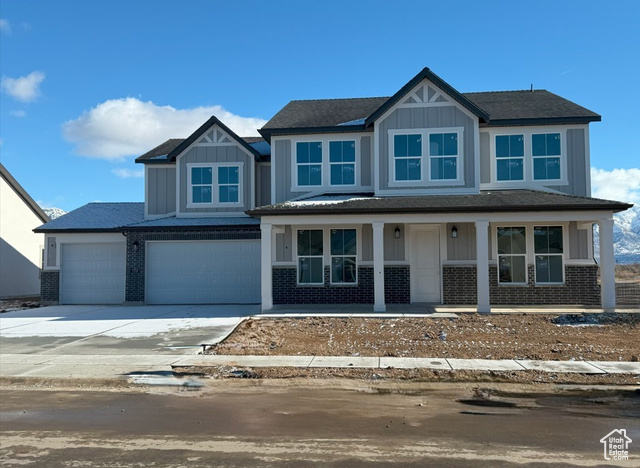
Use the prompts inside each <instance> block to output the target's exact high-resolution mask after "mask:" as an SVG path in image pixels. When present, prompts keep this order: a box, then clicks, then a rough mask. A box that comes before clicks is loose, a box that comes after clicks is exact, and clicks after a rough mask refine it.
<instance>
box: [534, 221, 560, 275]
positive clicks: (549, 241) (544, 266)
mask: <svg viewBox="0 0 640 468" xmlns="http://www.w3.org/2000/svg"><path fill="white" fill-rule="evenodd" d="M533 244H534V248H535V256H536V283H543V284H544V283H563V282H564V266H563V253H564V249H563V241H562V226H535V227H534V228H533Z"/></svg>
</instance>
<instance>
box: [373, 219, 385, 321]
mask: <svg viewBox="0 0 640 468" xmlns="http://www.w3.org/2000/svg"><path fill="white" fill-rule="evenodd" d="M371 226H372V227H373V289H374V294H375V302H374V304H373V311H374V312H386V310H387V306H386V305H385V303H384V223H383V222H378V221H377V222H374V223H371Z"/></svg>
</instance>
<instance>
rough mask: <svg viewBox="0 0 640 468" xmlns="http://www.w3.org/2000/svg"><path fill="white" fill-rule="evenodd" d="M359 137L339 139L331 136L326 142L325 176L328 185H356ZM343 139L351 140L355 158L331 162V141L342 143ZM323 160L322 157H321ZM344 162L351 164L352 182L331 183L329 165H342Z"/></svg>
mask: <svg viewBox="0 0 640 468" xmlns="http://www.w3.org/2000/svg"><path fill="white" fill-rule="evenodd" d="M358 140H359V138H353V139H351V138H345V139H344V140H340V139H337V138H332V139H330V140H329V141H328V142H327V164H328V170H327V177H328V179H329V186H330V187H355V186H356V185H358V153H359V149H360V148H359V146H358V143H359V141H358ZM345 141H353V148H354V152H355V158H354V161H353V162H352V163H351V162H331V143H336V142H338V143H342V142H345ZM323 160H324V157H323ZM344 164H353V184H332V183H331V167H332V166H334V165H344Z"/></svg>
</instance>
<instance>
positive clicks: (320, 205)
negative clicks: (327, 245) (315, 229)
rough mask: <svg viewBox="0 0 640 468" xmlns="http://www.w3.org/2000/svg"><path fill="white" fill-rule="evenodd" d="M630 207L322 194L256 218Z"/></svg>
mask: <svg viewBox="0 0 640 468" xmlns="http://www.w3.org/2000/svg"><path fill="white" fill-rule="evenodd" d="M631 206H632V205H629V204H627V203H621V202H617V201H610V200H601V199H598V198H589V197H577V196H573V195H563V194H557V193H550V192H540V191H536V190H491V191H481V192H480V193H479V194H475V195H425V196H407V197H374V196H373V195H372V194H370V193H367V194H354V195H331V194H327V195H322V196H318V197H313V198H309V199H305V200H299V201H289V202H283V203H277V204H274V205H267V206H262V207H259V208H256V209H255V210H253V211H251V212H249V213H250V214H252V215H256V216H269V215H302V214H368V213H388V214H393V213H454V212H455V213H465V212H466V213H472V212H487V213H497V212H514V211H585V210H607V211H608V210H611V211H614V212H617V211H622V210H626V209H628V208H631Z"/></svg>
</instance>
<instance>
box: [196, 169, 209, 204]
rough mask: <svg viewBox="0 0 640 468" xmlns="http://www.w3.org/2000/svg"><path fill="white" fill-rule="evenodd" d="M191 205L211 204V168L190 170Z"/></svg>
mask: <svg viewBox="0 0 640 468" xmlns="http://www.w3.org/2000/svg"><path fill="white" fill-rule="evenodd" d="M191 203H194V204H195V203H207V204H211V203H213V168H212V167H192V168H191Z"/></svg>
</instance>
